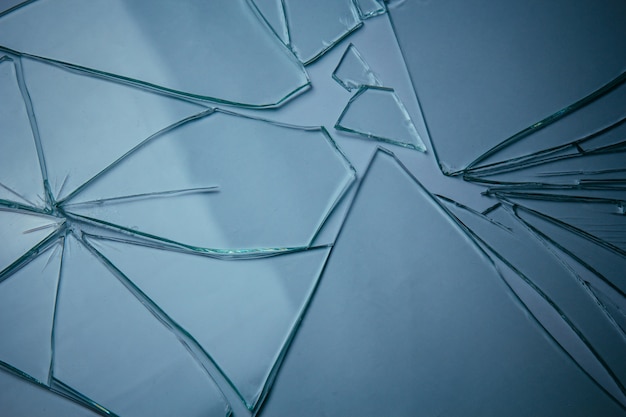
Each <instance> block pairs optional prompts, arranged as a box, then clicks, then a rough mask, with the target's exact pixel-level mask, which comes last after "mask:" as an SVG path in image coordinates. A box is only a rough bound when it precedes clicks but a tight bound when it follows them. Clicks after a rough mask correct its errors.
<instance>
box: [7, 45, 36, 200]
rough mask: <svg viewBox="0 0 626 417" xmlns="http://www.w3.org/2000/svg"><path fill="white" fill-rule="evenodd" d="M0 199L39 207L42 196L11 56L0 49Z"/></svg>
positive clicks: (32, 138) (31, 141)
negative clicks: (0, 132)
mask: <svg viewBox="0 0 626 417" xmlns="http://www.w3.org/2000/svg"><path fill="white" fill-rule="evenodd" d="M0 97H2V99H1V100H2V106H0V126H1V129H2V134H1V137H2V141H1V142H0V200H7V201H15V202H18V203H20V204H26V205H30V206H38V207H42V206H44V205H45V202H46V197H45V191H44V186H43V178H42V175H41V169H40V167H39V159H38V156H37V148H36V146H35V138H34V137H33V131H32V129H31V127H30V119H29V117H28V112H27V108H26V105H25V103H24V99H23V97H22V92H21V90H20V86H19V83H18V80H17V76H16V71H15V64H14V61H13V59H11V58H9V57H8V56H3V55H2V53H1V51H0Z"/></svg>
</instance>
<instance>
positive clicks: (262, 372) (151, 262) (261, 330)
mask: <svg viewBox="0 0 626 417" xmlns="http://www.w3.org/2000/svg"><path fill="white" fill-rule="evenodd" d="M87 242H88V244H89V245H90V246H92V247H94V248H95V250H97V251H98V253H99V254H100V256H102V257H103V258H104V259H106V261H107V262H110V263H111V264H112V265H114V266H115V268H116V270H117V271H118V273H119V274H120V275H122V274H123V277H124V278H123V279H125V280H128V282H131V283H132V285H134V286H135V287H136V288H137V290H138V291H139V292H140V294H141V295H142V296H143V297H145V299H146V300H148V301H145V303H150V304H154V305H155V306H158V309H159V311H161V312H162V314H164V315H167V316H169V317H170V318H171V321H172V323H173V325H174V326H176V327H179V329H180V331H181V332H185V334H188V335H189V336H190V337H192V338H193V340H194V341H196V343H198V344H199V346H200V347H201V348H202V351H203V352H206V353H205V354H206V355H207V356H208V357H210V358H211V360H212V361H215V363H216V366H217V367H218V369H219V370H220V372H222V373H224V375H225V377H226V378H227V379H228V381H230V383H231V384H232V385H233V387H234V389H235V390H237V392H238V395H239V396H240V398H241V400H242V401H244V402H245V404H246V406H247V407H248V408H249V409H253V408H254V407H255V405H256V404H258V403H259V401H260V400H261V399H262V397H263V396H265V395H266V394H267V392H268V390H269V386H270V385H271V383H272V381H271V379H272V378H273V377H274V376H275V374H276V371H277V369H278V366H279V364H280V361H282V357H283V356H284V353H285V352H286V349H287V345H288V343H289V341H290V340H291V336H292V335H293V333H294V332H295V327H296V326H297V323H298V321H299V319H300V317H301V315H302V313H303V312H304V310H305V309H306V306H307V303H308V301H309V299H310V297H311V295H312V292H313V290H314V289H315V286H316V284H317V280H318V278H319V275H320V272H321V269H322V267H323V265H324V262H325V260H326V257H327V255H328V252H329V249H328V247H322V248H317V249H310V250H307V251H302V252H296V253H293V254H287V255H286V256H285V255H282V256H273V257H266V258H261V259H249V260H245V261H239V262H233V261H230V260H220V259H215V258H211V257H207V256H202V255H198V254H188V253H182V252H175V251H166V250H163V249H158V248H155V247H150V246H146V245H145V244H144V245H138V244H130V243H127V242H123V241H119V240H112V239H102V238H100V239H97V238H88V239H87ZM155 308H157V307H155ZM232 329H236V331H232ZM251 341H254V343H251Z"/></svg>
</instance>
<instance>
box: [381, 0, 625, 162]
mask: <svg viewBox="0 0 626 417" xmlns="http://www.w3.org/2000/svg"><path fill="white" fill-rule="evenodd" d="M389 14H390V15H391V19H392V22H393V26H394V29H395V33H396V36H397V38H398V42H399V43H400V46H401V48H402V52H403V54H404V57H405V59H406V63H407V67H408V69H409V72H410V73H411V79H412V80H413V83H414V86H415V90H416V92H417V95H418V98H419V100H420V105H421V106H422V110H423V112H424V116H425V119H426V123H427V126H428V130H429V133H430V136H431V138H432V141H433V147H434V150H435V151H436V154H437V157H438V161H439V165H440V167H441V170H442V171H443V172H444V173H446V174H458V173H460V172H461V171H463V170H464V169H465V168H467V167H469V166H473V165H477V164H478V163H479V162H482V160H483V158H484V157H485V156H486V154H489V153H492V152H494V151H495V150H497V149H500V148H501V147H504V146H505V145H510V144H511V143H513V142H515V141H517V140H519V139H521V138H522V137H525V136H527V134H529V133H531V132H534V131H536V130H539V129H542V128H544V127H545V126H547V125H549V124H550V123H552V122H554V121H556V120H558V119H559V118H562V117H564V116H565V115H566V114H568V113H570V112H571V111H573V110H574V109H575V108H576V107H579V106H580V105H583V104H586V103H587V102H588V101H590V100H591V99H592V98H593V94H594V92H596V91H597V90H598V89H601V88H602V87H603V86H607V83H608V82H609V81H610V80H613V79H615V78H616V77H619V76H620V74H622V72H623V71H624V69H626V56H625V55H624V54H620V53H616V51H618V50H621V49H623V48H624V47H625V46H626V26H625V25H624V24H623V20H622V16H625V15H626V4H625V3H624V2H622V1H619V0H611V1H605V2H602V4H597V3H593V4H592V3H590V2H587V1H584V0H576V1H571V2H568V3H567V7H563V4H561V3H560V2H551V3H550V4H547V3H545V2H543V1H539V0H533V1H524V2H515V3H507V4H506V5H504V4H503V3H501V2H499V1H490V2H487V3H485V2H479V1H466V0H447V1H437V2H421V1H405V2H399V3H397V4H396V5H395V7H390V8H389ZM599 63H602V64H601V65H600V64H599ZM572 77H575V78H576V82H575V83H573V82H572V81H571V80H572ZM623 78H624V75H622V76H621V79H623ZM619 81H620V80H617V81H616V83H618V82H619ZM610 87H611V85H608V86H607V88H608V89H610ZM581 100H582V102H581Z"/></svg>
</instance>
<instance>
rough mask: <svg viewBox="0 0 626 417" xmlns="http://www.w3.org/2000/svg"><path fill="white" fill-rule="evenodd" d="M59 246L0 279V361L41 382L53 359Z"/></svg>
mask: <svg viewBox="0 0 626 417" xmlns="http://www.w3.org/2000/svg"><path fill="white" fill-rule="evenodd" d="M61 248H62V245H61V244H60V243H58V242H57V243H55V244H54V245H53V246H51V247H50V248H48V249H47V250H44V251H42V252H41V253H40V254H39V255H38V256H37V257H36V258H34V259H33V260H32V261H30V262H28V263H27V264H25V265H23V266H22V267H21V268H20V269H18V270H17V271H15V272H13V274H12V275H11V276H10V277H8V278H7V279H5V280H3V281H1V282H0V334H1V335H2V337H0V363H4V364H8V365H9V366H10V367H12V368H15V369H16V370H19V371H20V372H22V373H24V374H26V375H27V376H28V377H30V378H33V379H35V380H37V381H39V382H40V383H43V384H47V383H48V376H49V371H50V363H51V359H52V351H51V345H50V341H51V337H52V318H53V315H54V307H55V301H56V294H57V283H58V279H59V268H60V266H61ZM2 412H3V413H4V412H6V410H4V409H3V411H2Z"/></svg>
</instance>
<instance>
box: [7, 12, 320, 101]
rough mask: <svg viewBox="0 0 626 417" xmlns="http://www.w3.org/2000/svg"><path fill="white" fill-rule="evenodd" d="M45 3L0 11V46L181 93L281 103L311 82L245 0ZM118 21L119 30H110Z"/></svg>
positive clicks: (210, 98) (103, 74)
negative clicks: (148, 4)
mask: <svg viewBox="0 0 626 417" xmlns="http://www.w3.org/2000/svg"><path fill="white" fill-rule="evenodd" d="M144 6H145V5H144V4H143V3H141V2H133V1H128V0H115V1H108V0H96V1H90V2H89V3H86V2H84V1H81V0H60V1H51V0H43V1H36V2H27V3H26V4H25V5H23V6H22V7H20V8H17V9H15V10H13V11H10V12H9V13H6V14H4V15H1V16H0V45H1V46H4V47H7V48H11V49H13V50H17V51H20V52H24V53H27V54H30V55H34V56H39V57H44V58H48V59H52V60H55V61H58V62H63V63H67V64H69V65H71V66H75V67H80V68H84V69H86V70H88V71H90V72H93V73H95V74H98V75H101V76H105V77H114V78H116V79H118V80H120V81H123V82H130V83H135V84H140V85H143V86H145V87H148V88H157V89H161V90H164V91H168V92H171V93H175V94H182V95H185V96H190V97H195V98H201V99H207V100H212V101H218V102H225V103H231V104H237V105H242V106H251V107H266V106H275V105H279V104H281V103H283V102H284V101H285V100H287V99H289V98H290V97H292V96H294V95H295V94H298V93H299V92H301V91H303V90H304V89H306V88H307V87H308V84H309V81H308V78H307V75H306V72H305V71H304V68H303V67H302V65H301V64H300V63H299V62H298V61H297V60H296V59H295V57H294V56H293V54H292V53H291V52H290V51H289V50H288V49H287V48H286V47H285V45H283V44H282V42H280V40H279V39H278V37H277V36H276V34H274V33H273V32H272V30H271V29H270V28H269V26H267V25H266V24H265V23H264V22H263V21H262V20H261V19H262V18H261V16H260V14H259V13H258V11H257V10H256V8H255V7H253V6H252V5H251V4H249V2H248V1H247V0H232V1H227V2H216V1H204V0H194V1H187V2H184V3H181V2H178V1H174V0H157V1H152V2H150V8H149V12H147V11H146V9H145V7H144ZM112 28H115V30H112Z"/></svg>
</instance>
